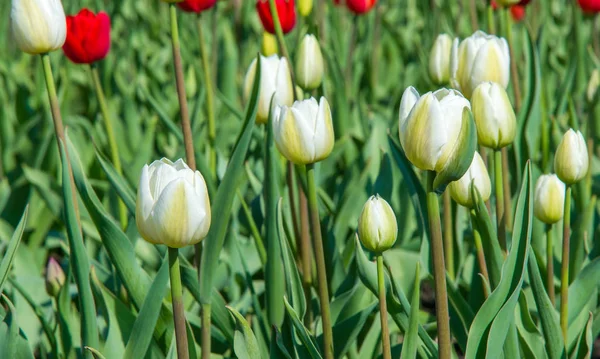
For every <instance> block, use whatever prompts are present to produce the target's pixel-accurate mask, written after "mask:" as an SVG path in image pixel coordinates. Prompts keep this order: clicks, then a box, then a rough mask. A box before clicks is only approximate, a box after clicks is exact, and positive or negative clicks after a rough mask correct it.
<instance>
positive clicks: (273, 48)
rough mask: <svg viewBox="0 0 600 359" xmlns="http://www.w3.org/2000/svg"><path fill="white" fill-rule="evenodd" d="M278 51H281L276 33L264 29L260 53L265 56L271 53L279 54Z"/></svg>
mask: <svg viewBox="0 0 600 359" xmlns="http://www.w3.org/2000/svg"><path fill="white" fill-rule="evenodd" d="M277 52H279V46H278V45H277V38H276V37H275V35H273V34H271V33H268V32H266V31H264V32H263V37H262V46H261V50H260V53H261V54H263V56H267V57H268V56H271V55H277Z"/></svg>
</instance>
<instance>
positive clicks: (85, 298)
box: [42, 54, 98, 358]
mask: <svg viewBox="0 0 600 359" xmlns="http://www.w3.org/2000/svg"><path fill="white" fill-rule="evenodd" d="M42 64H43V68H44V77H45V80H46V90H47V92H48V100H49V101H50V109H51V111H52V120H53V122H54V132H55V135H56V142H57V145H58V153H59V154H60V153H61V143H62V144H63V146H64V147H63V150H64V152H65V158H66V162H67V163H63V164H62V165H63V166H66V167H67V171H68V172H69V182H70V183H69V185H70V188H71V194H72V201H73V203H72V204H71V205H72V206H73V209H74V211H75V218H76V222H77V223H76V225H77V229H76V230H77V231H79V233H80V234H81V222H80V218H79V205H78V203H77V189H76V187H75V180H74V178H73V169H72V168H71V160H70V159H69V152H68V150H67V141H66V138H65V130H64V127H63V122H62V116H61V113H60V106H59V104H58V96H57V95H56V86H55V85H54V77H53V76H52V66H51V64H50V56H49V55H48V54H42ZM61 158H62V156H61ZM63 168H64V167H63ZM64 199H65V200H66V197H64ZM68 232H69V233H68V234H69V249H70V250H71V254H72V255H75V253H78V252H81V250H83V249H84V245H83V242H79V243H76V241H75V240H76V238H73V237H77V236H72V235H71V232H70V231H68ZM79 237H80V238H81V236H79ZM84 264H87V260H85V261H84ZM74 274H75V283H76V285H77V290H78V292H79V304H80V309H81V313H82V316H81V341H82V343H81V345H82V347H83V346H90V347H92V348H97V347H98V327H97V326H96V320H95V317H96V308H95V305H94V299H93V296H92V290H91V287H90V282H89V280H90V279H89V264H88V265H87V266H85V265H84V266H82V267H81V268H79V269H78V268H74ZM86 274H87V275H86ZM85 357H86V358H92V354H91V353H90V352H89V351H86V353H85Z"/></svg>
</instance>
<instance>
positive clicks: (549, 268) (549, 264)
mask: <svg viewBox="0 0 600 359" xmlns="http://www.w3.org/2000/svg"><path fill="white" fill-rule="evenodd" d="M552 227H553V226H552V225H551V224H548V226H547V229H546V272H547V275H546V289H547V290H548V296H549V297H550V301H551V302H552V305H554V304H555V302H556V295H555V294H554V238H553V232H552Z"/></svg>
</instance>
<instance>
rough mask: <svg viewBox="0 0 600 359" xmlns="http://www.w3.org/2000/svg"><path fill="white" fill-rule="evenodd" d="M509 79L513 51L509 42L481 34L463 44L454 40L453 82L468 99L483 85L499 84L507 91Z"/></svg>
mask: <svg viewBox="0 0 600 359" xmlns="http://www.w3.org/2000/svg"><path fill="white" fill-rule="evenodd" d="M509 75H510V51H509V49H508V43H507V42H506V39H504V38H501V37H496V36H494V35H488V34H486V33H485V32H483V31H477V32H475V33H474V34H473V35H471V36H470V37H467V38H466V39H464V40H463V41H462V42H460V44H459V41H458V39H455V40H454V44H453V46H452V55H451V58H450V77H451V80H450V81H451V83H452V86H453V87H455V88H457V89H458V90H460V91H461V92H462V93H463V94H464V95H465V96H466V97H467V98H471V94H472V93H473V90H475V88H476V87H477V86H478V85H479V84H481V83H482V82H486V81H490V82H496V83H498V84H500V85H501V86H502V87H504V88H506V87H507V86H508V80H509Z"/></svg>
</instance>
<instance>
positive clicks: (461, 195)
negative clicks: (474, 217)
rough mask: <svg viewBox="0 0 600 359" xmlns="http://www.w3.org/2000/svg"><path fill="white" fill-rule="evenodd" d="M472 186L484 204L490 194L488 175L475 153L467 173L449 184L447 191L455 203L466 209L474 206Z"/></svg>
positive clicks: (480, 159)
mask: <svg viewBox="0 0 600 359" xmlns="http://www.w3.org/2000/svg"><path fill="white" fill-rule="evenodd" d="M473 186H475V188H476V189H477V191H478V192H479V195H480V196H481V199H482V200H483V201H484V202H485V201H487V200H488V199H489V198H490V195H491V194H492V183H491V181H490V175H489V174H488V171H487V168H485V163H483V159H482V158H481V156H480V155H479V153H478V152H475V156H473V162H472V163H471V166H470V167H469V169H468V170H467V172H466V173H465V174H464V175H463V176H462V177H461V178H460V179H459V180H458V181H454V182H452V183H450V185H448V189H449V190H450V195H451V196H452V198H453V199H454V200H455V201H456V203H458V204H460V205H461V206H465V207H467V208H472V207H473V206H474V205H475V199H474V198H473V191H472V187H473Z"/></svg>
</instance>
